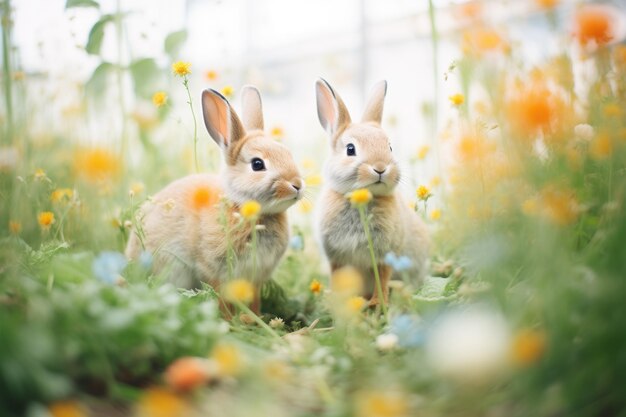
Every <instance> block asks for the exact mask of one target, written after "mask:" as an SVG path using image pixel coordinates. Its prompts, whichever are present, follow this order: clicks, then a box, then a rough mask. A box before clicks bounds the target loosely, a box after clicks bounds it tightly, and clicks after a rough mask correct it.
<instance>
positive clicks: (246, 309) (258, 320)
mask: <svg viewBox="0 0 626 417" xmlns="http://www.w3.org/2000/svg"><path fill="white" fill-rule="evenodd" d="M235 304H236V305H237V307H239V309H240V310H241V311H243V312H244V313H246V314H247V315H249V316H250V317H252V319H253V320H254V321H255V322H256V323H257V324H258V325H259V326H261V328H263V330H265V331H266V332H267V334H269V335H270V336H272V337H273V338H275V339H278V340H280V341H282V340H283V339H282V338H281V337H280V336H279V335H278V333H276V332H275V331H274V329H272V328H271V327H270V326H268V325H267V323H265V322H264V321H263V320H261V317H259V316H257V315H256V314H255V313H254V312H253V311H252V310H250V308H249V307H248V306H247V305H245V304H244V303H242V302H239V301H237V302H236V303H235Z"/></svg>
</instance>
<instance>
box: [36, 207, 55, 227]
mask: <svg viewBox="0 0 626 417" xmlns="http://www.w3.org/2000/svg"><path fill="white" fill-rule="evenodd" d="M37 221H38V222H39V226H41V228H42V229H43V230H48V229H50V226H51V225H52V223H54V221H55V220H54V213H53V212H51V211H44V212H41V213H39V215H38V216H37Z"/></svg>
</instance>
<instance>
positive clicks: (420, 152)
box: [415, 145, 430, 161]
mask: <svg viewBox="0 0 626 417" xmlns="http://www.w3.org/2000/svg"><path fill="white" fill-rule="evenodd" d="M429 151H430V146H428V145H422V146H420V147H419V148H418V149H417V154H416V155H415V156H416V157H417V159H419V160H420V161H421V160H423V159H424V158H426V155H428V152H429Z"/></svg>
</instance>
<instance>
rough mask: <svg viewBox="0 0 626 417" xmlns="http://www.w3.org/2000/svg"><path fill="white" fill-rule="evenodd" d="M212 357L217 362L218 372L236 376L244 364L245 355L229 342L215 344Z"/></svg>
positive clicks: (221, 374)
mask: <svg viewBox="0 0 626 417" xmlns="http://www.w3.org/2000/svg"><path fill="white" fill-rule="evenodd" d="M211 359H213V360H214V361H215V363H216V364H217V371H218V374H219V375H220V376H222V377H229V376H236V375H237V374H239V373H240V372H241V371H242V368H243V365H244V357H243V355H242V353H241V352H240V351H239V349H238V348H237V346H235V345H232V344H227V343H220V344H218V345H217V346H215V348H213V352H211Z"/></svg>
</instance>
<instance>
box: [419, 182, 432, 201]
mask: <svg viewBox="0 0 626 417" xmlns="http://www.w3.org/2000/svg"><path fill="white" fill-rule="evenodd" d="M416 194H417V198H418V199H420V200H422V201H426V200H428V199H429V198H430V197H432V194H431V193H430V190H429V189H428V187H426V186H425V185H420V186H419V187H417V191H416Z"/></svg>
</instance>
